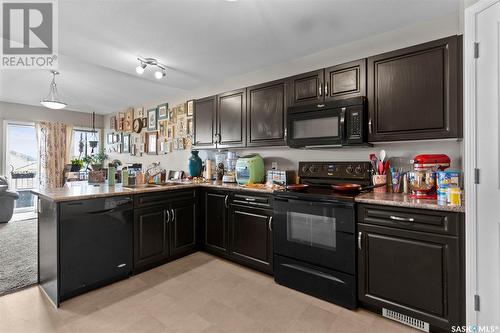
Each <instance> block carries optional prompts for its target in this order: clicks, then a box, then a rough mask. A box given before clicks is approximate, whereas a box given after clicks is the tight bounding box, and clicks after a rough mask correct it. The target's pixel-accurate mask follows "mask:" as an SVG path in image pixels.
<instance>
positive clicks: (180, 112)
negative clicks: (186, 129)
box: [176, 103, 186, 116]
mask: <svg viewBox="0 0 500 333" xmlns="http://www.w3.org/2000/svg"><path fill="white" fill-rule="evenodd" d="M176 113H177V116H186V103H182V104H179V105H177V112H176Z"/></svg>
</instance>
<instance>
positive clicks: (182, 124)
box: [175, 114, 187, 138]
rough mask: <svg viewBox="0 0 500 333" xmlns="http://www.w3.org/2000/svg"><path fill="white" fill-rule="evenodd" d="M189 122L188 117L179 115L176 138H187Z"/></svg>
mask: <svg viewBox="0 0 500 333" xmlns="http://www.w3.org/2000/svg"><path fill="white" fill-rule="evenodd" d="M186 127H187V121H186V116H185V115H183V114H178V115H177V125H176V129H175V137H176V138H183V137H185V136H186Z"/></svg>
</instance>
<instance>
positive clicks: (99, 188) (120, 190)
mask: <svg viewBox="0 0 500 333" xmlns="http://www.w3.org/2000/svg"><path fill="white" fill-rule="evenodd" d="M196 187H210V188H220V189H224V190H234V191H254V192H261V193H272V192H273V189H271V188H268V187H265V188H254V187H245V186H241V185H238V184H234V183H222V182H211V183H188V182H186V183H182V184H179V183H172V184H169V185H167V186H161V185H157V186H150V187H138V188H129V187H124V186H122V185H121V184H117V185H114V186H109V185H107V184H88V183H87V182H75V183H74V184H71V183H69V184H67V185H66V186H64V187H60V188H54V189H36V190H31V193H33V194H35V195H37V196H39V197H42V198H45V199H48V200H51V201H56V202H62V201H73V200H85V199H95V198H104V197H111V196H116V195H134V194H140V193H150V192H161V191H170V190H180V189H187V188H196Z"/></svg>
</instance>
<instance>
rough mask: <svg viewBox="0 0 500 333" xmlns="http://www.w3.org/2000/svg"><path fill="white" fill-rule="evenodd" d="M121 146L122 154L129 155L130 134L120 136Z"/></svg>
mask: <svg viewBox="0 0 500 333" xmlns="http://www.w3.org/2000/svg"><path fill="white" fill-rule="evenodd" d="M122 146H123V149H122V152H123V153H124V154H128V153H130V134H124V135H123V136H122Z"/></svg>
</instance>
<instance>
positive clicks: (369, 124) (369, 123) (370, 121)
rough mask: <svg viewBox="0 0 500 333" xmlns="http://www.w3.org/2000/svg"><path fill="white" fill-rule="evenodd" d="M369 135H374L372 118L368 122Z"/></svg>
mask: <svg viewBox="0 0 500 333" xmlns="http://www.w3.org/2000/svg"><path fill="white" fill-rule="evenodd" d="M368 133H369V134H372V119H371V118H370V119H369V120H368Z"/></svg>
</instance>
